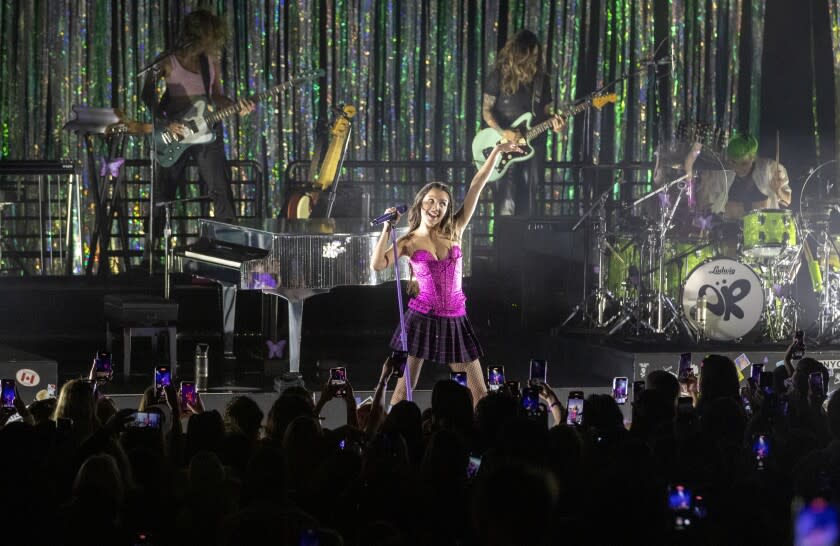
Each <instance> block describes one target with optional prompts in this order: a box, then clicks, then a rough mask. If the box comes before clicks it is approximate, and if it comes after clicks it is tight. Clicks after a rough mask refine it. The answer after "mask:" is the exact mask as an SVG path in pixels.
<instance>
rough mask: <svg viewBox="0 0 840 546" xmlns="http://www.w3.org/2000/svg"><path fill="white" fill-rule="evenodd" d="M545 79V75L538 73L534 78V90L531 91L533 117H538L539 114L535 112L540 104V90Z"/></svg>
mask: <svg viewBox="0 0 840 546" xmlns="http://www.w3.org/2000/svg"><path fill="white" fill-rule="evenodd" d="M544 77H545V73H543V72H542V71H540V72H539V73H538V74H537V77H536V78H534V89H533V90H531V113H532V114H534V115H535V116H539V115H540V113H538V112H537V106H538V105H539V104H540V102H542V89H543V78H544Z"/></svg>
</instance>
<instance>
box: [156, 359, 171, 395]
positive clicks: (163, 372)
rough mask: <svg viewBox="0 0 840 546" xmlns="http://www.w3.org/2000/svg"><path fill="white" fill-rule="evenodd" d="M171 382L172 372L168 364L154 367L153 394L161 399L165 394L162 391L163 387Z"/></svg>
mask: <svg viewBox="0 0 840 546" xmlns="http://www.w3.org/2000/svg"><path fill="white" fill-rule="evenodd" d="M171 384H172V372H170V370H169V366H158V367H156V368H155V396H156V397H157V398H158V399H162V398H163V397H164V396H165V395H164V393H163V389H164V387H168V386H169V385H171Z"/></svg>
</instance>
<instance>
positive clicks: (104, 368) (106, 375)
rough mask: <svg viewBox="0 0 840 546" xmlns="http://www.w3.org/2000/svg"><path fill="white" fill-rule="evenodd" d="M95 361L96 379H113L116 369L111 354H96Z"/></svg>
mask: <svg viewBox="0 0 840 546" xmlns="http://www.w3.org/2000/svg"><path fill="white" fill-rule="evenodd" d="M94 361H95V362H96V367H95V369H96V379H104V380H108V379H111V376H112V375H113V373H114V368H113V366H112V363H111V353H107V352H102V351H100V352H98V353H96V356H95V357H94Z"/></svg>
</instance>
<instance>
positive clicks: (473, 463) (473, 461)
mask: <svg viewBox="0 0 840 546" xmlns="http://www.w3.org/2000/svg"><path fill="white" fill-rule="evenodd" d="M480 467H481V457H470V461H469V463H467V478H475V475H476V474H478V469H479V468H480Z"/></svg>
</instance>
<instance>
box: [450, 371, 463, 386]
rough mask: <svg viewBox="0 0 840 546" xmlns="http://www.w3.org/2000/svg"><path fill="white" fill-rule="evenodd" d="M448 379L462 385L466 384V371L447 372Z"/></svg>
mask: <svg viewBox="0 0 840 546" xmlns="http://www.w3.org/2000/svg"><path fill="white" fill-rule="evenodd" d="M449 379H451V380H452V381H454V382H456V383H458V384H459V385H461V386H462V387H466V386H467V372H449Z"/></svg>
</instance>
